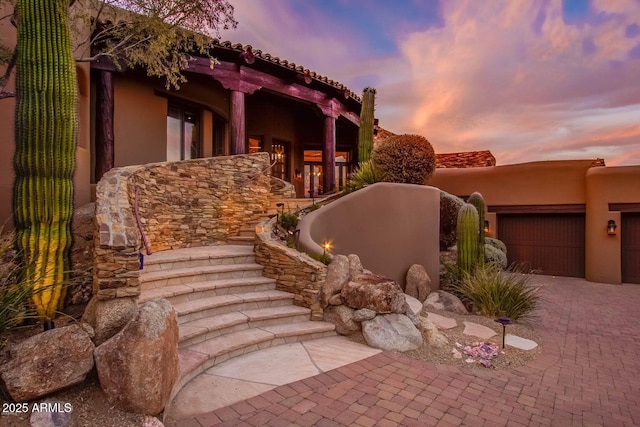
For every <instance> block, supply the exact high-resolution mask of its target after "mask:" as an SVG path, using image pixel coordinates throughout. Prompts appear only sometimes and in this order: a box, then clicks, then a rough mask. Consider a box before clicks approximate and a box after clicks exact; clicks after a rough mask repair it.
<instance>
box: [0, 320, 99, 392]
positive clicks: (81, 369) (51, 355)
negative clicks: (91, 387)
mask: <svg viewBox="0 0 640 427" xmlns="http://www.w3.org/2000/svg"><path fill="white" fill-rule="evenodd" d="M89 329H90V328H89ZM93 351H94V345H93V342H92V341H91V337H90V334H89V333H88V332H87V331H86V330H85V329H84V327H83V326H81V325H80V324H72V325H69V326H65V327H62V328H57V329H50V330H48V331H45V332H42V333H41V334H38V335H35V336H33V337H30V338H27V339H26V340H24V341H22V342H21V343H19V344H16V345H14V346H13V347H11V348H10V349H9V351H8V354H7V357H8V359H7V361H6V363H4V364H2V366H0V378H1V380H2V382H3V383H4V385H5V388H6V390H7V392H8V393H9V394H10V395H11V397H12V398H13V400H15V401H17V402H20V401H25V400H32V399H37V398H39V397H42V396H45V395H47V394H49V393H53V392H55V391H58V390H61V389H63V388H66V387H69V386H72V385H74V384H78V383H81V382H82V381H84V379H85V378H86V376H87V374H88V373H89V371H91V369H93Z"/></svg>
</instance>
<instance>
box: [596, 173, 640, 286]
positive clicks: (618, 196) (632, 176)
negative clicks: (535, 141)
mask: <svg viewBox="0 0 640 427" xmlns="http://www.w3.org/2000/svg"><path fill="white" fill-rule="evenodd" d="M586 188H587V208H586V227H585V228H586V230H585V231H586V235H585V257H586V260H585V261H586V262H585V278H586V279H587V280H589V281H592V282H600V283H614V284H620V283H621V282H622V269H621V255H622V254H621V236H622V233H624V230H623V229H622V228H621V214H620V212H617V211H610V210H609V204H610V203H616V204H617V203H620V204H622V203H640V166H620V167H615V168H605V167H599V168H592V169H589V171H588V172H587V175H586ZM610 219H613V220H615V221H616V224H617V225H618V229H617V234H616V235H615V236H609V235H608V234H607V222H608V221H609V220H610Z"/></svg>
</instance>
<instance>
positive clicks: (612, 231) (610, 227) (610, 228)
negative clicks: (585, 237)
mask: <svg viewBox="0 0 640 427" xmlns="http://www.w3.org/2000/svg"><path fill="white" fill-rule="evenodd" d="M616 228H618V226H617V225H616V222H615V220H613V219H610V220H609V222H608V223H607V234H608V235H609V236H615V235H616Z"/></svg>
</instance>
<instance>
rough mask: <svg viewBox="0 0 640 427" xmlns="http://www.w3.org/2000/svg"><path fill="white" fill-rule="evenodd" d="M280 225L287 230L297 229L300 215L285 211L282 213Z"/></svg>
mask: <svg viewBox="0 0 640 427" xmlns="http://www.w3.org/2000/svg"><path fill="white" fill-rule="evenodd" d="M280 225H281V226H282V228H284V229H285V230H295V229H296V227H297V226H298V216H297V215H295V214H292V213H288V212H284V213H283V214H282V215H280Z"/></svg>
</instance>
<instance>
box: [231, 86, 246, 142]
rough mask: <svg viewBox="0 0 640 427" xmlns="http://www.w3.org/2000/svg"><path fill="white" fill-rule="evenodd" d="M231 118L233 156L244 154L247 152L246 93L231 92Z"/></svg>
mask: <svg viewBox="0 0 640 427" xmlns="http://www.w3.org/2000/svg"><path fill="white" fill-rule="evenodd" d="M229 118H230V120H229V128H230V132H231V147H233V154H244V153H245V152H246V149H245V141H244V132H245V111H244V93H243V92H241V91H238V90H232V91H231V114H230V117H229Z"/></svg>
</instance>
